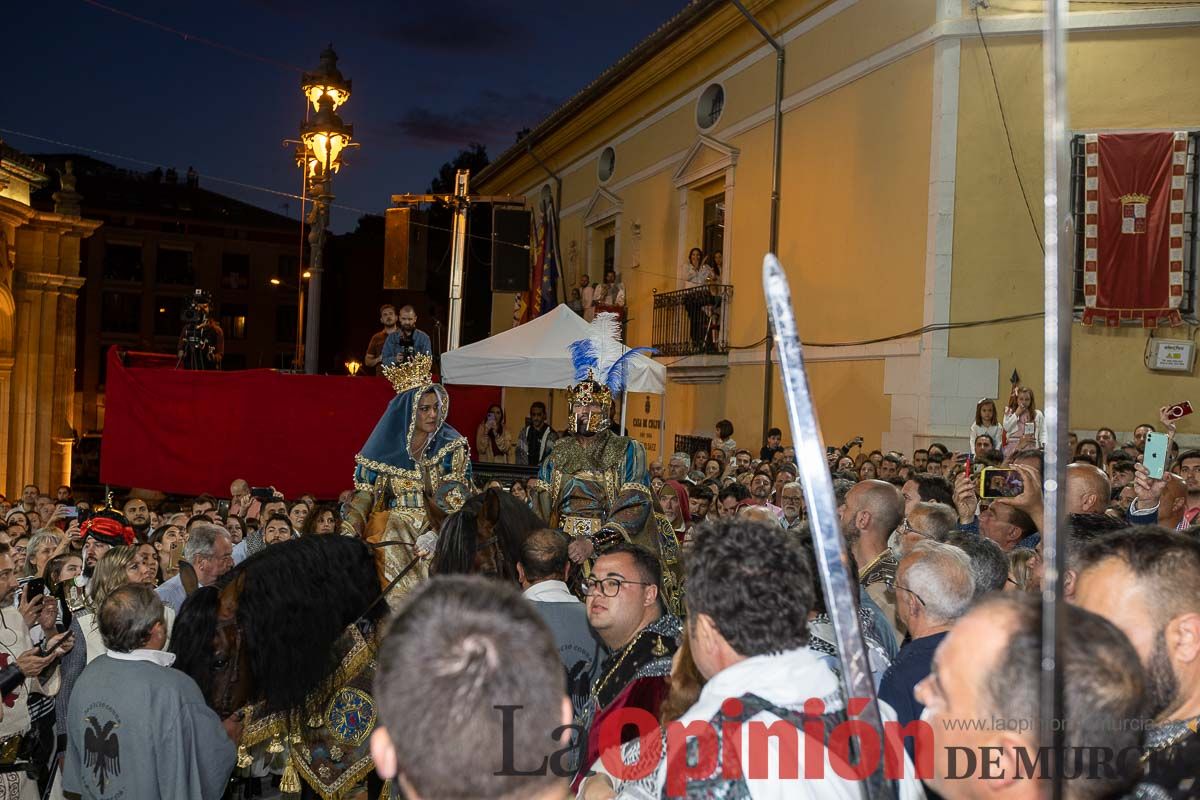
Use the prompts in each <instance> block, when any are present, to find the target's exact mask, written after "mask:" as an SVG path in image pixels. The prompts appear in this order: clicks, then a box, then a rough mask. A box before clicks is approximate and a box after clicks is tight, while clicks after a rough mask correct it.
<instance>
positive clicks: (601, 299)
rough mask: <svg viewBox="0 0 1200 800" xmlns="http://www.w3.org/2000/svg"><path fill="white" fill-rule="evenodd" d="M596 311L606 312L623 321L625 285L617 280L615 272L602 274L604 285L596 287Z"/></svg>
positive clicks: (609, 271)
mask: <svg viewBox="0 0 1200 800" xmlns="http://www.w3.org/2000/svg"><path fill="white" fill-rule="evenodd" d="M596 311H597V312H601V311H608V312H609V313H612V314H616V315H617V318H618V319H620V320H621V321H622V322H624V321H625V284H623V283H620V282H619V281H618V280H617V271H616V270H613V269H610V270H607V271H606V272H605V273H604V283H602V284H600V285H599V286H597V287H596Z"/></svg>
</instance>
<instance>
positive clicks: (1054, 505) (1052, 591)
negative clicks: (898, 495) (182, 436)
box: [1039, 0, 1074, 800]
mask: <svg viewBox="0 0 1200 800" xmlns="http://www.w3.org/2000/svg"><path fill="white" fill-rule="evenodd" d="M1067 3H1068V0H1048V2H1047V3H1046V25H1045V31H1044V36H1043V39H1042V56H1043V71H1042V80H1043V103H1044V104H1043V144H1044V152H1043V161H1044V170H1045V178H1044V180H1045V184H1044V191H1043V196H1044V198H1045V217H1044V219H1043V225H1044V226H1045V237H1046V248H1045V249H1046V253H1045V257H1044V262H1043V267H1044V272H1045V282H1046V285H1045V309H1046V317H1045V327H1044V331H1045V352H1044V356H1045V359H1046V371H1045V388H1044V390H1043V391H1044V393H1045V398H1046V404H1045V407H1044V413H1045V417H1046V453H1045V474H1044V475H1043V476H1042V481H1043V494H1044V497H1045V506H1044V509H1043V525H1042V527H1043V528H1044V530H1043V531H1042V556H1043V558H1044V560H1045V565H1044V570H1045V572H1044V578H1043V581H1042V641H1041V649H1042V658H1041V666H1042V673H1041V680H1040V682H1039V691H1040V703H1039V705H1040V707H1041V708H1042V709H1043V713H1044V714H1045V715H1046V717H1048V719H1046V718H1044V719H1043V726H1042V729H1041V731H1040V732H1039V735H1040V736H1041V737H1042V738H1041V743H1042V744H1045V743H1046V741H1045V739H1046V737H1047V735H1049V737H1050V740H1051V741H1050V744H1051V746H1052V748H1053V749H1052V750H1051V753H1052V754H1053V757H1052V758H1053V760H1052V761H1051V763H1052V765H1053V769H1054V781H1053V791H1052V797H1053V798H1054V799H1055V800H1060V798H1062V796H1063V788H1064V787H1063V767H1064V764H1065V759H1064V753H1063V744H1064V741H1065V738H1064V733H1063V727H1064V726H1063V725H1061V724H1059V721H1060V720H1062V719H1063V675H1062V669H1060V667H1059V663H1058V654H1059V653H1060V652H1061V648H1060V644H1061V639H1062V634H1063V631H1064V630H1065V624H1066V606H1065V605H1064V603H1063V594H1062V580H1061V576H1062V574H1063V571H1064V569H1065V568H1066V548H1064V547H1059V542H1060V537H1059V533H1060V532H1061V531H1065V530H1066V527H1065V524H1066V492H1065V491H1064V490H1065V489H1066V473H1067V470H1066V465H1067V462H1068V461H1069V460H1070V457H1069V453H1070V451H1069V450H1068V449H1067V432H1068V430H1069V428H1070V426H1069V425H1068V421H1067V414H1068V397H1069V389H1070V376H1071V323H1072V310H1071V306H1070V302H1071V300H1072V290H1073V286H1074V282H1073V280H1072V275H1071V271H1070V266H1071V256H1070V252H1071V251H1070V249H1068V248H1072V247H1073V242H1072V241H1071V237H1070V236H1068V235H1066V234H1067V232H1068V230H1069V218H1068V216H1067V215H1068V214H1069V203H1068V202H1067V197H1068V195H1067V192H1068V190H1069V177H1068V176H1069V175H1070V173H1069V172H1068V167H1067V163H1068V162H1067V63H1066V60H1067V51H1066V29H1067ZM1064 268H1065V269H1064ZM1046 723H1049V726H1047V724H1046Z"/></svg>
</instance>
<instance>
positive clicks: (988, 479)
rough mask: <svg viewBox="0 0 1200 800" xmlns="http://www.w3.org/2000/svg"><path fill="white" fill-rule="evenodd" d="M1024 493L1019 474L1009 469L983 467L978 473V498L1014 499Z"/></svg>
mask: <svg viewBox="0 0 1200 800" xmlns="http://www.w3.org/2000/svg"><path fill="white" fill-rule="evenodd" d="M1024 491H1025V483H1024V481H1023V480H1022V478H1021V472H1020V471H1019V470H1016V469H1012V468H1011V467H984V468H983V469H982V470H980V472H979V496H980V497H982V498H987V499H993V500H994V499H996V498H999V497H1016V496H1017V495H1019V494H1021V493H1022V492H1024Z"/></svg>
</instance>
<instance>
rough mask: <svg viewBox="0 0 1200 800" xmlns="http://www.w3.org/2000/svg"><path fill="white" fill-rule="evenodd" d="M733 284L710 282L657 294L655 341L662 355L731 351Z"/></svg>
mask: <svg viewBox="0 0 1200 800" xmlns="http://www.w3.org/2000/svg"><path fill="white" fill-rule="evenodd" d="M732 300H733V287H732V286H729V285H727V284H720V283H709V284H705V285H704V286H694V287H692V288H690V289H680V290H679V291H677V292H663V293H662V294H655V295H654V333H653V338H654V341H653V344H654V348H655V349H656V350H658V354H659V355H663V356H693V355H702V354H716V355H723V354H725V353H728V352H729V311H730V308H731V307H732V302H731V301H732Z"/></svg>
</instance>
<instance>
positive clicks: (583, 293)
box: [579, 272, 596, 322]
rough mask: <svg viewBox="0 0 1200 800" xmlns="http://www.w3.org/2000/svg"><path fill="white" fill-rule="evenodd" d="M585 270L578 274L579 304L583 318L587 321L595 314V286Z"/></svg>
mask: <svg viewBox="0 0 1200 800" xmlns="http://www.w3.org/2000/svg"><path fill="white" fill-rule="evenodd" d="M591 284H592V279H591V278H589V277H588V274H587V273H586V272H585V273H583V274H582V275H580V276H579V304H580V306H582V307H583V318H584V319H585V320H587V321H588V322H591V321H592V317H594V316H596V287H595V286H592V285H591Z"/></svg>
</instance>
